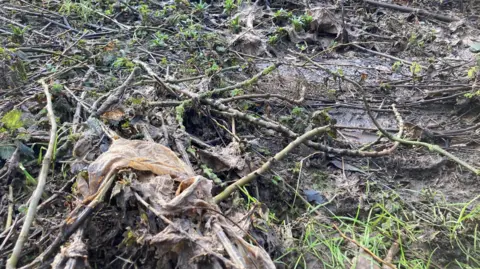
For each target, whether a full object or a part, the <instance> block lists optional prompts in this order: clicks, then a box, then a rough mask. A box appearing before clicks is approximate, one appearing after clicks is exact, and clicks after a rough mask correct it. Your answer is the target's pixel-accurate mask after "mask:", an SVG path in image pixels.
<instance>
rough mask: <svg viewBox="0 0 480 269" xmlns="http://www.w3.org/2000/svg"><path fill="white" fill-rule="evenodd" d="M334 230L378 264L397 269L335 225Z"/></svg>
mask: <svg viewBox="0 0 480 269" xmlns="http://www.w3.org/2000/svg"><path fill="white" fill-rule="evenodd" d="M333 228H334V229H335V230H337V232H338V233H339V234H340V236H341V237H342V238H344V239H346V240H348V241H350V242H352V243H354V244H355V245H357V246H358V247H359V248H361V249H362V250H363V251H365V252H366V253H367V254H368V255H370V256H371V257H372V258H373V259H374V260H376V261H377V262H379V263H381V264H384V265H386V266H388V267H389V268H392V269H397V267H396V266H395V265H393V264H391V263H390V262H387V261H384V260H382V259H381V258H380V257H378V256H377V255H375V253H373V252H372V251H371V250H370V249H368V248H366V247H364V246H362V245H361V244H360V243H358V242H357V241H356V240H354V239H352V238H350V237H348V236H346V235H345V234H344V233H343V232H342V231H340V229H339V228H338V227H337V225H335V224H333Z"/></svg>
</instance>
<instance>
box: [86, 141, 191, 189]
mask: <svg viewBox="0 0 480 269" xmlns="http://www.w3.org/2000/svg"><path fill="white" fill-rule="evenodd" d="M123 168H132V169H135V170H140V171H148V172H152V173H153V174H156V175H170V176H171V177H173V178H178V177H188V176H191V175H190V174H189V172H188V171H189V170H188V167H187V166H186V165H185V163H183V162H182V161H181V160H180V159H179V158H178V157H177V156H176V155H175V153H174V152H173V151H171V150H170V149H169V148H167V147H165V146H162V145H160V144H157V143H154V142H149V141H141V140H126V139H118V140H115V141H114V142H113V144H112V145H111V146H110V149H109V150H108V151H107V152H105V153H103V154H102V155H100V156H99V157H98V158H97V160H95V161H94V162H93V163H92V164H90V166H89V167H88V174H89V180H88V193H82V195H83V196H84V197H87V196H91V195H94V194H95V193H97V191H98V189H99V187H100V185H101V184H102V182H103V181H104V180H105V177H106V176H107V175H108V174H112V173H114V172H116V171H118V170H119V169H123Z"/></svg>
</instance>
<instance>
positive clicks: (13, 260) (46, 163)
mask: <svg viewBox="0 0 480 269" xmlns="http://www.w3.org/2000/svg"><path fill="white" fill-rule="evenodd" d="M39 83H40V84H41V85H42V86H43V90H44V92H45V96H46V98H47V112H48V113H47V116H48V119H49V121H50V141H49V142H48V147H47V152H46V153H45V156H44V157H43V161H42V168H41V170H40V174H39V175H38V184H37V187H36V188H35V191H34V192H33V194H32V197H31V200H30V204H29V205H28V211H27V215H26V217H25V222H24V223H23V226H22V230H21V231H20V235H19V236H18V239H17V242H16V243H15V247H14V249H13V252H12V255H11V256H10V258H9V259H8V261H7V269H14V268H16V267H17V262H18V259H19V257H20V254H21V252H22V248H23V244H24V243H25V241H26V240H27V236H28V231H29V230H30V226H31V225H32V222H33V218H34V217H35V213H36V212H37V206H38V202H39V201H40V198H41V197H42V193H43V190H44V188H45V183H46V181H47V175H48V169H49V167H50V162H51V161H52V156H53V150H54V147H55V136H56V133H57V122H56V121H55V114H54V113H53V107H52V96H51V94H50V91H49V90H48V85H47V84H46V83H45V81H44V80H40V81H39Z"/></svg>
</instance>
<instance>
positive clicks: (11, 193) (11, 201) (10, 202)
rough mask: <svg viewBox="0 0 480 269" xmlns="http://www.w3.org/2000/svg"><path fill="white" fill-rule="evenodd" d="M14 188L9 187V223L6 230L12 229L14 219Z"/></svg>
mask: <svg viewBox="0 0 480 269" xmlns="http://www.w3.org/2000/svg"><path fill="white" fill-rule="evenodd" d="M13 202H14V201H13V187H12V184H10V185H8V215H7V223H6V224H5V230H6V229H8V228H10V226H11V225H12V219H13Z"/></svg>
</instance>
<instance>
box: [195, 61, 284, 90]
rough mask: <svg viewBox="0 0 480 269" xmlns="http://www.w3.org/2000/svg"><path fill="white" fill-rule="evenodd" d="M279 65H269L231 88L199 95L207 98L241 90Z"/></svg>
mask: <svg viewBox="0 0 480 269" xmlns="http://www.w3.org/2000/svg"><path fill="white" fill-rule="evenodd" d="M280 65H281V63H275V64H273V65H270V66H269V67H267V68H265V69H263V70H262V71H260V72H259V73H257V74H256V75H255V76H253V77H251V78H249V79H247V80H245V81H242V82H239V83H237V84H234V85H231V86H227V87H225V88H219V89H214V90H211V91H208V92H206V93H203V94H202V95H200V97H201V98H204V97H207V96H211V95H213V94H219V93H222V92H226V91H230V90H234V89H238V88H243V87H246V86H248V85H252V84H254V83H256V82H257V81H258V80H259V79H260V78H261V77H264V76H266V75H268V74H270V73H271V72H272V71H273V70H275V69H277V67H279V66H280Z"/></svg>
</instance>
